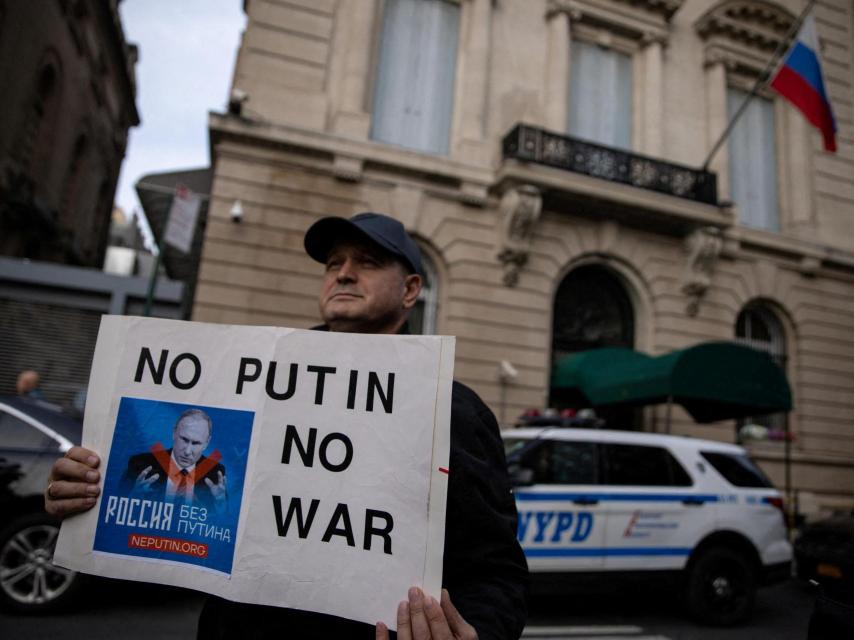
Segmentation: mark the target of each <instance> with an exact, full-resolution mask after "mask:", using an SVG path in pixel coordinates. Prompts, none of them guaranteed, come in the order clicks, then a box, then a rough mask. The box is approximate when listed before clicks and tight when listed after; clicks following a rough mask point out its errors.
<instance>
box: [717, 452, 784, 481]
mask: <svg viewBox="0 0 854 640" xmlns="http://www.w3.org/2000/svg"><path fill="white" fill-rule="evenodd" d="M700 455H702V456H703V457H704V458H705V459H706V460H707V461H708V462H709V464H711V465H712V466H713V467H714V468H715V470H716V471H717V472H718V473H720V474H721V475H722V476H723V477H724V478H726V480H727V482H729V483H730V484H732V485H734V486H736V487H751V488H760V489H767V488H769V487H772V486H773V485H772V484H771V481H770V480H769V479H768V478H767V477H766V475H765V474H764V473H762V471H761V469H759V467H757V466H756V465H755V464H754V462H753V460H751V459H750V458H748V457H747V456H746V455H743V454H735V453H720V452H712V451H701V452H700Z"/></svg>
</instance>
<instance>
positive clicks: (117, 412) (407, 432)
mask: <svg viewBox="0 0 854 640" xmlns="http://www.w3.org/2000/svg"><path fill="white" fill-rule="evenodd" d="M453 362H454V339H453V338H449V337H436V336H379V335H354V334H342V333H328V332H321V331H302V330H297V329H277V328H272V327H241V326H228V325H213V324H203V323H195V322H193V323H191V322H180V321H174V320H161V319H151V318H138V317H119V316H104V318H103V319H102V321H101V329H100V332H99V334H98V343H97V347H96V350H95V357H94V362H93V368H92V375H91V378H90V381H89V395H88V401H87V406H86V417H85V421H84V429H83V445H84V446H86V447H88V448H90V449H93V450H95V451H96V452H98V453H99V454H100V456H101V458H102V461H103V462H102V468H101V470H102V477H103V479H102V493H101V496H100V498H99V500H98V503H97V504H96V505H95V507H94V508H93V509H91V510H90V511H87V512H86V513H84V514H81V515H78V516H75V517H72V518H69V519H68V520H66V521H65V522H63V524H62V529H61V532H60V536H59V540H58V542H57V547H56V552H55V555H54V561H55V562H56V563H57V564H58V565H60V566H64V567H68V568H71V569H76V570H79V571H85V572H87V573H94V574H98V575H103V576H109V577H115V578H126V579H133V580H145V581H149V582H158V583H164V584H171V585H177V586H182V587H189V588H192V589H198V590H203V591H206V592H208V593H212V594H216V595H219V596H222V597H225V598H228V599H231V600H236V601H240V602H249V603H257V604H264V605H272V606H281V607H290V608H296V609H304V610H309V611H316V612H320V613H328V614H332V615H336V616H341V617H345V618H350V619H353V620H358V621H361V622H366V623H369V624H373V623H374V622H376V621H377V620H382V621H384V622H385V623H386V624H387V625H388V626H389V628H392V629H394V628H395V627H396V608H397V603H398V602H399V601H400V600H402V599H404V598H405V597H406V593H407V590H408V589H409V587H411V586H413V585H417V586H421V587H422V588H423V589H424V591H425V592H426V593H428V594H430V595H433V596H434V597H436V598H437V599H438V598H439V596H440V590H441V581H442V555H443V545H444V530H445V503H446V492H447V480H448V476H447V474H448V451H449V444H450V412H451V383H452V378H453Z"/></svg>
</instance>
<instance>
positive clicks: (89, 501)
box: [44, 498, 95, 518]
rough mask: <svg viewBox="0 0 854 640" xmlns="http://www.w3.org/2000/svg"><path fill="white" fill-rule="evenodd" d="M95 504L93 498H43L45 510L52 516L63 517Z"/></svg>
mask: <svg viewBox="0 0 854 640" xmlns="http://www.w3.org/2000/svg"><path fill="white" fill-rule="evenodd" d="M94 506H95V498H66V499H62V500H48V499H47V498H45V505H44V508H45V511H47V512H48V513H49V514H51V515H52V516H59V517H60V518H64V517H65V516H70V515H72V514H74V513H80V512H81V511H86V510H87V509H91V508H92V507H94Z"/></svg>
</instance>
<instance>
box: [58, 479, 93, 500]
mask: <svg viewBox="0 0 854 640" xmlns="http://www.w3.org/2000/svg"><path fill="white" fill-rule="evenodd" d="M100 493H101V487H99V486H98V485H97V484H89V483H88V482H67V481H64V480H57V481H55V482H51V483H50V484H49V485H48V488H47V497H48V498H50V499H51V500H62V499H65V498H95V497H97V496H98V494H100Z"/></svg>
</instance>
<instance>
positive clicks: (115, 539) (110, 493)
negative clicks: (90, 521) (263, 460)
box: [94, 397, 255, 574]
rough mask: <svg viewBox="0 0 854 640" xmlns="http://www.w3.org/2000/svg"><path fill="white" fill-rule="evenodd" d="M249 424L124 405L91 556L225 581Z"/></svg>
mask: <svg viewBox="0 0 854 640" xmlns="http://www.w3.org/2000/svg"><path fill="white" fill-rule="evenodd" d="M254 418H255V414H254V412H252V411H239V410H235V409H221V408H215V407H205V406H198V405H186V404H178V403H174V402H161V401H154V400H144V399H140V398H128V397H123V398H122V399H121V402H120V405H119V411H118V415H117V418H116V426H115V431H114V433H113V443H112V447H111V449H110V458H109V460H108V463H107V472H106V478H105V479H104V492H103V497H102V499H101V505H100V511H99V514H98V525H97V529H96V531H95V543H94V550H95V551H104V552H108V553H114V554H121V555H125V556H132V557H138V558H153V559H158V560H168V561H174V562H183V563H188V564H193V565H197V566H201V567H207V568H209V569H214V570H216V571H220V572H223V573H226V574H230V573H231V566H232V562H233V559H234V545H235V543H236V540H237V521H238V517H239V515H240V503H241V500H242V496H243V483H244V478H245V476H246V462H247V459H248V456H249V442H250V439H251V436H252V425H253V421H254Z"/></svg>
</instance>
